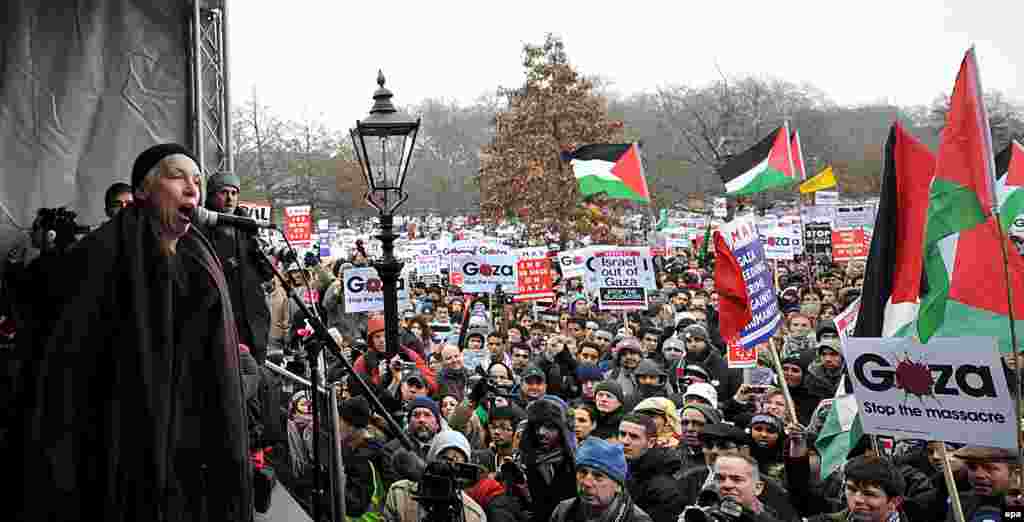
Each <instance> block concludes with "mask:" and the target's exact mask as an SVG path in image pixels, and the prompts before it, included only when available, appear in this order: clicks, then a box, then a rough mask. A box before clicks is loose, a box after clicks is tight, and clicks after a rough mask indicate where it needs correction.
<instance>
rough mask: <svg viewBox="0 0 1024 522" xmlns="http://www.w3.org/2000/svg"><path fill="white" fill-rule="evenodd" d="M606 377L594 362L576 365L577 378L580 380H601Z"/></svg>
mask: <svg viewBox="0 0 1024 522" xmlns="http://www.w3.org/2000/svg"><path fill="white" fill-rule="evenodd" d="M602 379H604V372H602V371H601V368H598V367H597V366H594V365H593V364H581V365H579V366H577V367H576V380H578V381H579V382H590V381H600V380H602Z"/></svg>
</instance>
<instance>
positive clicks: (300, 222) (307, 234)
mask: <svg viewBox="0 0 1024 522" xmlns="http://www.w3.org/2000/svg"><path fill="white" fill-rule="evenodd" d="M284 235H285V237H287V238H288V241H290V242H291V244H292V246H294V247H296V248H309V247H310V246H311V245H312V244H313V237H312V236H313V213H312V207H310V206H309V205H298V206H294V207H284Z"/></svg>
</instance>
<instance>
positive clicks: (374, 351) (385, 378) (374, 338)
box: [352, 314, 437, 410]
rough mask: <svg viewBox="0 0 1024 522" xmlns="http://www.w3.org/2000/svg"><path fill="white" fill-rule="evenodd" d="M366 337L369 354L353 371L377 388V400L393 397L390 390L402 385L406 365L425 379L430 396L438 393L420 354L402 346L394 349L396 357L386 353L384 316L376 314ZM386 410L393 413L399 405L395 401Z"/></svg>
mask: <svg viewBox="0 0 1024 522" xmlns="http://www.w3.org/2000/svg"><path fill="white" fill-rule="evenodd" d="M366 337H367V339H368V341H369V342H368V343H367V345H368V346H367V350H366V353H364V354H363V355H361V356H359V358H358V359H356V362H355V363H354V364H353V365H352V369H353V370H354V371H355V372H356V373H358V374H360V376H362V377H363V380H364V381H366V382H367V384H372V385H374V386H377V387H378V397H381V399H382V400H383V399H384V398H385V397H387V396H388V395H391V396H393V395H392V394H389V393H388V389H389V387H391V386H392V385H393V384H394V382H396V381H397V382H399V383H400V382H402V362H403V361H405V362H413V363H415V365H416V370H417V371H418V372H419V373H420V374H421V375H423V378H424V379H426V381H427V387H428V388H429V389H430V391H431V392H433V391H436V389H437V384H436V383H437V381H436V380H435V377H434V372H433V370H431V369H430V366H428V365H427V362H426V361H425V360H423V358H422V357H420V355H419V354H417V353H416V352H414V351H413V350H411V349H409V348H405V347H399V346H396V347H394V348H397V351H396V352H394V353H391V352H388V351H387V350H388V349H389V347H388V346H387V345H386V344H387V343H386V339H385V337H384V316H382V315H379V314H375V315H373V316H371V317H370V319H369V320H368V321H367V323H366ZM353 392H354V393H361V390H353ZM384 406H385V407H389V406H390V409H392V410H394V409H396V407H397V406H398V405H397V404H394V401H392V404H391V405H388V404H385V405H384Z"/></svg>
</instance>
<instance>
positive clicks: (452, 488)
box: [412, 460, 480, 521]
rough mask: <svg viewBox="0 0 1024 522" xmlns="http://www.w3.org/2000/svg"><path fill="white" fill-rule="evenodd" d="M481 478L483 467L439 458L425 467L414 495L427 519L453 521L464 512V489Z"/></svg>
mask: <svg viewBox="0 0 1024 522" xmlns="http://www.w3.org/2000/svg"><path fill="white" fill-rule="evenodd" d="M479 480H480V468H479V467H477V466H475V465H473V464H463V463H458V462H448V461H445V460H437V461H434V462H430V463H428V464H427V467H426V469H424V470H423V475H422V476H421V477H420V481H419V483H418V484H417V487H416V494H415V495H413V497H412V498H413V499H414V500H416V502H418V503H419V504H420V506H422V507H423V509H424V510H425V511H426V512H427V516H426V518H425V520H428V521H432V520H453V519H455V516H460V515H461V514H462V511H463V504H462V490H464V489H466V488H468V487H470V486H472V485H473V484H476V483H477V481H479ZM459 518H461V517H459Z"/></svg>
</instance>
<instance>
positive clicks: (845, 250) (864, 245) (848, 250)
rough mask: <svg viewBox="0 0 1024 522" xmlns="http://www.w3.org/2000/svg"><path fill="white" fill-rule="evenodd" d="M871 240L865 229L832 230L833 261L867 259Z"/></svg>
mask: <svg viewBox="0 0 1024 522" xmlns="http://www.w3.org/2000/svg"><path fill="white" fill-rule="evenodd" d="M870 249H871V242H870V241H868V239H867V236H866V235H865V234H864V231H863V230H833V231H832V261H835V262H839V261H853V260H855V259H861V260H863V259H867V258H868V251H869V250H870Z"/></svg>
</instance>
